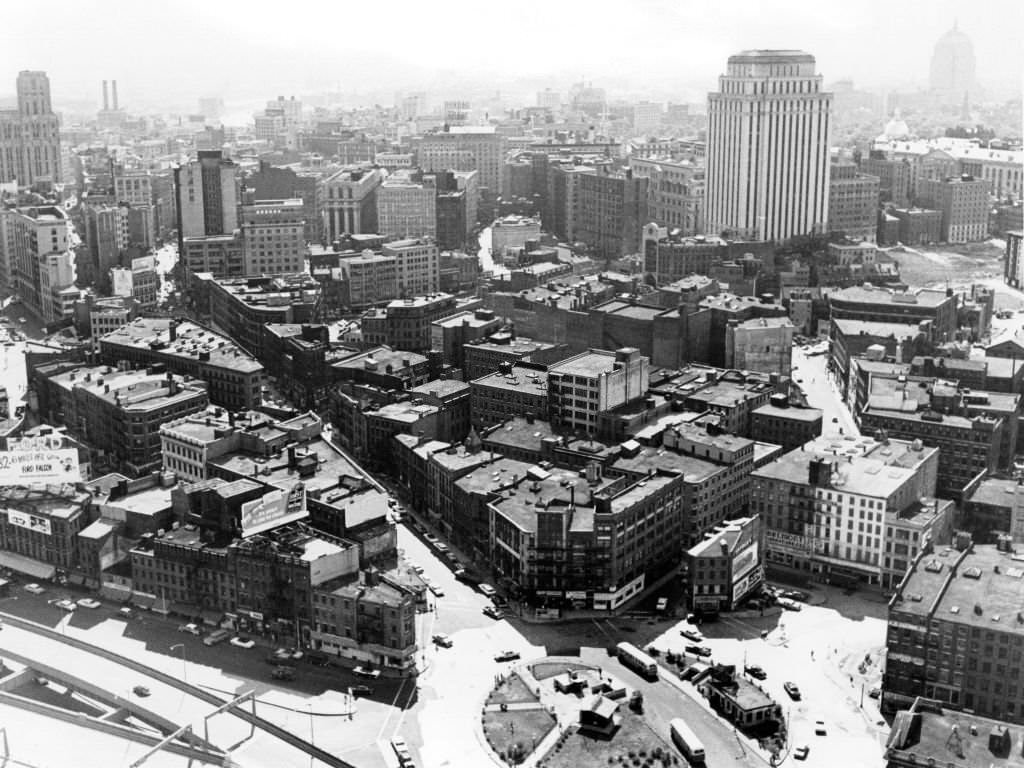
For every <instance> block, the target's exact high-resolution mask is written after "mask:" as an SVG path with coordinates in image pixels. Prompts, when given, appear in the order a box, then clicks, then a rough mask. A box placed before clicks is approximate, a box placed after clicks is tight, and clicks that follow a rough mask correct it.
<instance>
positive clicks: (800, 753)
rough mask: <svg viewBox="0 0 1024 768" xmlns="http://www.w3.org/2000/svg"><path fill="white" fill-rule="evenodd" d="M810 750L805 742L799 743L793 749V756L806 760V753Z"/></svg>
mask: <svg viewBox="0 0 1024 768" xmlns="http://www.w3.org/2000/svg"><path fill="white" fill-rule="evenodd" d="M810 751H811V748H810V747H808V746H807V745H806V744H804V745H801V746H799V747H797V748H796V749H794V750H793V757H795V758H796V759H797V760H806V759H807V755H808V754H809V753H810Z"/></svg>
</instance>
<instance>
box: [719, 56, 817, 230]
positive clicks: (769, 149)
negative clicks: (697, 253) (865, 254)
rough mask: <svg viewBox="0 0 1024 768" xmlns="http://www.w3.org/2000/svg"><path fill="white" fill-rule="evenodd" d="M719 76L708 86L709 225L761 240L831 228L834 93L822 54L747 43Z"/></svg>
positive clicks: (730, 59)
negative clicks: (824, 75)
mask: <svg viewBox="0 0 1024 768" xmlns="http://www.w3.org/2000/svg"><path fill="white" fill-rule="evenodd" d="M718 82H719V86H718V87H719V90H718V92H717V93H711V94H708V148H707V193H706V194H707V228H706V231H707V232H710V233H712V234H719V233H721V232H723V231H726V230H728V231H730V232H735V233H738V234H740V235H741V236H744V237H752V238H755V239H758V240H785V239H787V238H789V237H792V236H794V235H805V234H808V233H811V232H821V231H824V230H825V228H826V225H827V223H828V195H829V176H830V167H829V136H830V132H831V112H832V94H831V93H826V92H824V91H822V90H821V76H820V75H817V74H815V66H814V57H813V56H811V55H810V54H808V53H804V52H803V51H775V50H753V51H743V52H742V53H739V54H737V55H735V56H730V57H729V63H728V65H727V68H726V74H724V75H722V76H720V77H719V80H718Z"/></svg>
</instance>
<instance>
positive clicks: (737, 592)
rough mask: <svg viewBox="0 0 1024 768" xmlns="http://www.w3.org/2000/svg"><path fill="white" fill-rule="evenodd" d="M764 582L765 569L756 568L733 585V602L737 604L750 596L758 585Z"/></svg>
mask: <svg viewBox="0 0 1024 768" xmlns="http://www.w3.org/2000/svg"><path fill="white" fill-rule="evenodd" d="M762 581H764V569H763V568H760V567H758V568H755V569H754V570H752V571H750V572H749V573H748V574H747V575H746V576H743V577H742V578H740V579H738V580H737V581H734V582H733V584H732V602H733V604H735V603H736V602H737V601H739V600H742V599H743V597H744V596H746V595H748V594H749V593H750V592H752V591H753V590H754V589H756V588H757V586H758V584H760V583H761V582H762Z"/></svg>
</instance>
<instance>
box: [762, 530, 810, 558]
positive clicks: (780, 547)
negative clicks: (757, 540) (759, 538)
mask: <svg viewBox="0 0 1024 768" xmlns="http://www.w3.org/2000/svg"><path fill="white" fill-rule="evenodd" d="M765 539H766V541H767V544H768V549H770V550H772V551H773V552H790V553H792V554H797V555H809V554H811V551H812V549H813V547H812V541H811V538H810V537H809V536H801V535H800V534H798V533H787V532H786V531H773V530H770V529H769V530H768V531H766V532H765Z"/></svg>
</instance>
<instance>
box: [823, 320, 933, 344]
mask: <svg viewBox="0 0 1024 768" xmlns="http://www.w3.org/2000/svg"><path fill="white" fill-rule="evenodd" d="M832 323H833V324H834V325H835V326H836V327H837V328H839V330H840V331H841V332H842V334H843V336H861V335H864V336H873V337H875V338H877V339H905V338H907V337H908V336H910V337H912V338H913V337H917V336H918V335H920V334H921V329H920V328H919V327H918V325H917V323H882V322H878V321H876V320H842V319H840V318H834V319H833V320H832Z"/></svg>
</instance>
